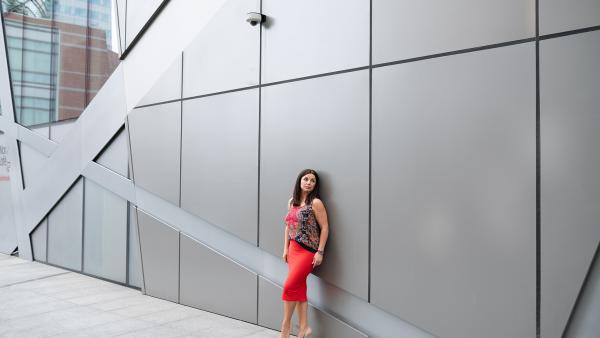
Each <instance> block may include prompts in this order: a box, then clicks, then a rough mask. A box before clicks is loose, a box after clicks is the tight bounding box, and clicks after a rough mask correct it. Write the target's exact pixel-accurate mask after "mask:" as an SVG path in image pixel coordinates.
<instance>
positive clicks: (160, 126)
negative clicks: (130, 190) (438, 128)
mask: <svg viewBox="0 0 600 338" xmlns="http://www.w3.org/2000/svg"><path fill="white" fill-rule="evenodd" d="M129 132H130V139H131V152H132V154H131V157H132V161H133V172H134V178H135V184H136V185H139V186H140V187H142V188H144V189H146V190H148V191H150V192H152V193H155V194H156V195H158V196H160V197H162V198H163V199H165V200H167V201H169V202H171V203H173V204H175V205H179V173H180V168H179V165H180V143H181V139H180V138H181V102H173V103H167V104H161V105H158V106H150V107H144V108H137V109H134V110H133V111H132V112H131V113H129Z"/></svg>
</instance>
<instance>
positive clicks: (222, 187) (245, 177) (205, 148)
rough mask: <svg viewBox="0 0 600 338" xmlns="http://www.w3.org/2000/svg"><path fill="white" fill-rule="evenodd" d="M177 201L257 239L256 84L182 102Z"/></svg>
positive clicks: (239, 233) (222, 225) (227, 227)
mask: <svg viewBox="0 0 600 338" xmlns="http://www.w3.org/2000/svg"><path fill="white" fill-rule="evenodd" d="M182 118H183V123H182V125H183V127H182V128H183V130H182V132H183V139H182V140H183V141H182V142H183V147H182V167H181V182H182V184H181V207H182V208H184V209H186V210H188V211H190V212H192V213H194V214H196V215H198V216H200V217H201V218H203V219H205V220H207V221H209V222H211V223H213V224H215V225H218V226H221V227H223V228H224V229H226V230H228V231H230V232H232V233H234V234H235V235H237V236H239V237H241V238H243V239H245V240H246V241H249V242H251V243H253V244H255V245H256V241H257V224H256V223H257V212H258V210H257V208H258V203H257V198H258V197H257V194H258V192H257V190H258V89H252V90H245V91H240V92H235V93H229V94H223V95H216V96H210V97H205V98H201V99H195V100H189V101H184V102H183V117H182Z"/></svg>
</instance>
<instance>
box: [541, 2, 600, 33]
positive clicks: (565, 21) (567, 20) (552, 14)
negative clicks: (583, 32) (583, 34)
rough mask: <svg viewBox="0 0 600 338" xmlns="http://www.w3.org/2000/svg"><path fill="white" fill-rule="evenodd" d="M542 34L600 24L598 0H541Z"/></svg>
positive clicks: (599, 4)
mask: <svg viewBox="0 0 600 338" xmlns="http://www.w3.org/2000/svg"><path fill="white" fill-rule="evenodd" d="M539 2H540V5H539V7H540V34H551V33H558V32H562V31H568V30H572V29H578V28H585V27H590V26H597V25H600V1H598V0H540V1H539Z"/></svg>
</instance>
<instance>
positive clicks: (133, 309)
mask: <svg viewBox="0 0 600 338" xmlns="http://www.w3.org/2000/svg"><path fill="white" fill-rule="evenodd" d="M116 336H118V337H215V338H216V337H219V338H223V337H232V338H233V337H253V338H259V337H260V338H262V337H273V338H277V337H279V332H277V331H273V330H269V329H266V328H264V327H261V326H256V325H252V324H249V323H246V322H243V321H239V320H235V319H231V318H228V317H223V316H219V315H216V314H213V313H210V312H206V311H201V310H198V309H194V308H190V307H187V306H182V305H178V304H175V303H172V302H168V301H164V300H161V299H157V298H153V297H149V296H144V295H142V294H141V293H140V292H139V291H137V290H134V289H131V288H127V287H123V286H119V285H116V284H113V283H109V282H105V281H102V280H99V279H96V278H92V277H88V276H85V275H81V274H78V273H74V272H69V271H66V270H62V269H59V268H55V267H52V266H48V265H45V264H40V263H36V262H29V261H25V260H22V259H19V258H16V257H10V256H7V255H3V254H0V337H116Z"/></svg>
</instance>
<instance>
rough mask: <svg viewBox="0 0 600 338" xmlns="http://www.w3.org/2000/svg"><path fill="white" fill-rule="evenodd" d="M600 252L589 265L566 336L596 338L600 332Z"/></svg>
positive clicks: (567, 337) (568, 337)
mask: <svg viewBox="0 0 600 338" xmlns="http://www.w3.org/2000/svg"><path fill="white" fill-rule="evenodd" d="M599 255H600V252H599V251H596V256H595V258H594V260H593V261H592V266H590V269H589V272H588V276H587V278H586V281H585V285H584V287H583V289H582V290H581V292H580V296H579V300H578V301H577V307H576V308H575V310H574V313H573V315H572V317H571V318H572V319H571V321H570V323H569V327H568V329H567V331H566V332H565V334H564V337H566V338H571V337H572V338H597V337H598V333H599V332H600V321H599V320H598V318H600V257H599Z"/></svg>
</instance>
